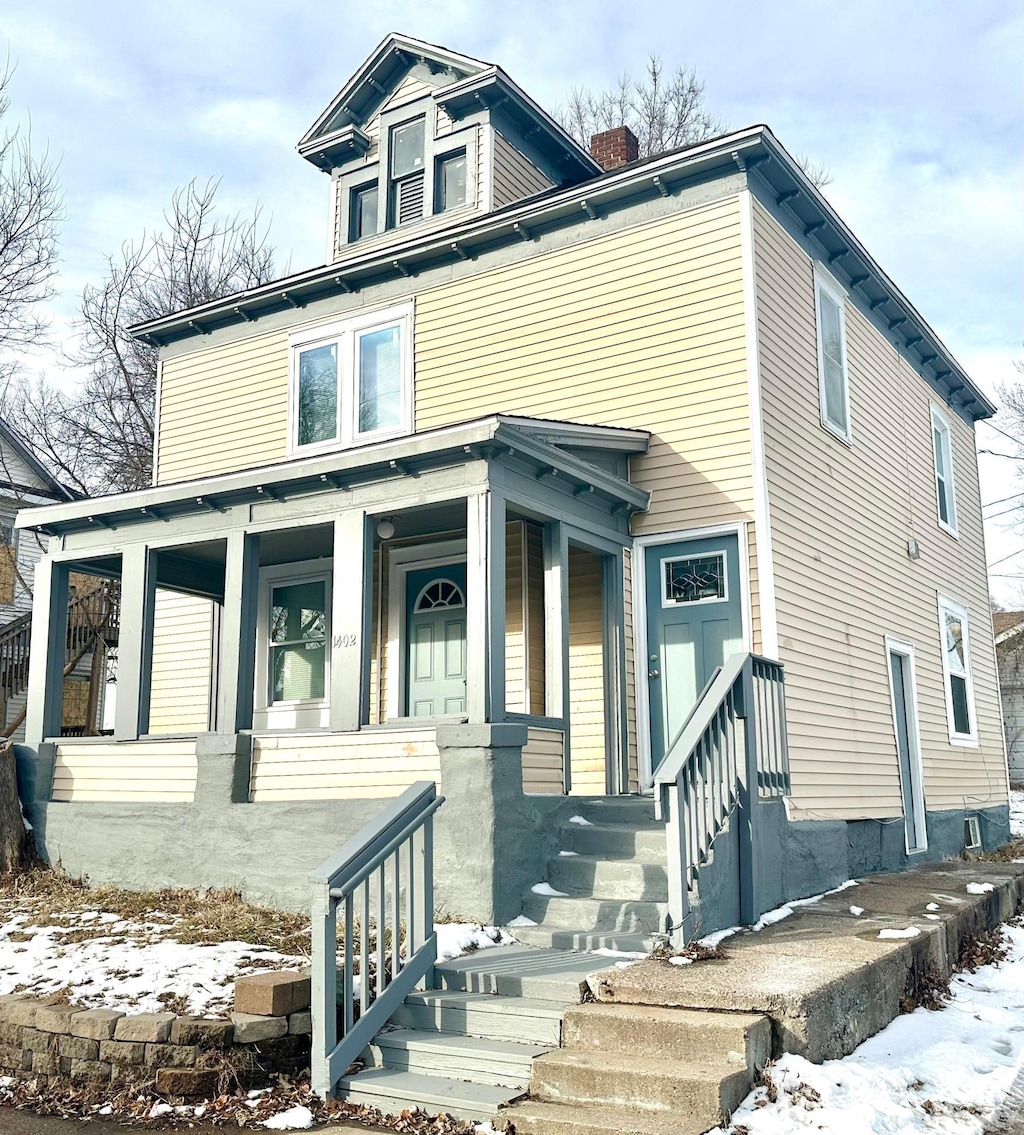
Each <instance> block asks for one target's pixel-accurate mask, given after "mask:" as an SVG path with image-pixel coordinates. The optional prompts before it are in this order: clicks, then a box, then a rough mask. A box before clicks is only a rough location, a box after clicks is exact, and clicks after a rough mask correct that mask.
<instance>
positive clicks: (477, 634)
mask: <svg viewBox="0 0 1024 1135" xmlns="http://www.w3.org/2000/svg"><path fill="white" fill-rule="evenodd" d="M466 712H467V715H468V717H469V720H470V721H472V722H488V721H504V720H505V498H504V496H502V495H501V493H499V492H497V491H495V490H494V489H488V490H487V491H486V492H483V493H479V494H477V495H475V496H471V497H468V498H467V499H466Z"/></svg>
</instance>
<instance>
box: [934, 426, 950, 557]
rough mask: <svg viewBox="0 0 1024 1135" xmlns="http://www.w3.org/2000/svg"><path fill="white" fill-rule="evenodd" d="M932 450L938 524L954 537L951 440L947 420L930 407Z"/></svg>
mask: <svg viewBox="0 0 1024 1135" xmlns="http://www.w3.org/2000/svg"><path fill="white" fill-rule="evenodd" d="M932 448H933V450H934V452H935V494H936V498H937V504H938V513H939V524H940V525H941V526H942V527H943V528H945V530H946V531H947V532H949V533H950V534H951V535H953V536H955V535H956V490H955V489H954V487H953V440H952V433H951V431H950V426H949V419H948V418H947V417H946V415H945V414H943V412H942V411H941V410H940V409H939V408H938V406H933V407H932Z"/></svg>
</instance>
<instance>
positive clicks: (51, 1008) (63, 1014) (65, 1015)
mask: <svg viewBox="0 0 1024 1135" xmlns="http://www.w3.org/2000/svg"><path fill="white" fill-rule="evenodd" d="M84 1011H85V1010H84V1009H83V1007H82V1006H81V1005H39V1006H38V1007H37V1008H36V1019H35V1027H36V1028H37V1029H39V1030H40V1031H42V1032H44V1033H69V1032H71V1019H72V1017H76V1016H77V1015H78V1014H79V1013H82V1012H84Z"/></svg>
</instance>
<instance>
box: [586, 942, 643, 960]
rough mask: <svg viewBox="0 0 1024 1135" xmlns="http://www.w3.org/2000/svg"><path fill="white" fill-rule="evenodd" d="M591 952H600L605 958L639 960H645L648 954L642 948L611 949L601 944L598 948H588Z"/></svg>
mask: <svg viewBox="0 0 1024 1135" xmlns="http://www.w3.org/2000/svg"><path fill="white" fill-rule="evenodd" d="M587 952H588V953H590V954H600V955H601V956H602V957H605V958H633V959H635V960H637V961H641V962H642V961H643V960H644V958H646V957H647V954H645V953H643V952H642V951H640V950H609V949H608V947H607V946H601V947H599V948H598V949H596V950H588V951H587Z"/></svg>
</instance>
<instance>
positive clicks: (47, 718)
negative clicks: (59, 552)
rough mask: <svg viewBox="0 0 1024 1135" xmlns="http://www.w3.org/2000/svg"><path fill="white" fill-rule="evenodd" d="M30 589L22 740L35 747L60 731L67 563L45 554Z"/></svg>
mask: <svg viewBox="0 0 1024 1135" xmlns="http://www.w3.org/2000/svg"><path fill="white" fill-rule="evenodd" d="M33 589H34V592H35V598H34V599H33V602H32V640H31V643H30V645H29V670H28V711H27V713H26V716H25V741H26V743H27V744H29V745H32V746H33V747H35V746H37V745H39V743H40V742H41V741H43V740H45V739H46V738H47V737H56V736H58V735H59V733H60V725H61V714H62V713H63V709H64V655H65V652H66V649H67V647H66V642H67V622H68V568H67V566H66V565H65V564H62V563H55V562H54V561H53V560H51V559H50V558H49V557H48V556H44V557H43V559H41V560H40V561H39V563H38V564H36V570H35V579H34V583H33Z"/></svg>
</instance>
